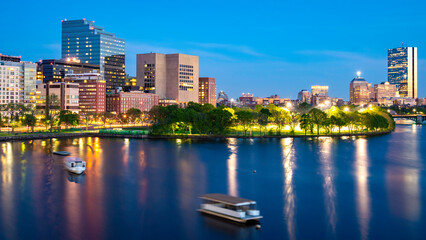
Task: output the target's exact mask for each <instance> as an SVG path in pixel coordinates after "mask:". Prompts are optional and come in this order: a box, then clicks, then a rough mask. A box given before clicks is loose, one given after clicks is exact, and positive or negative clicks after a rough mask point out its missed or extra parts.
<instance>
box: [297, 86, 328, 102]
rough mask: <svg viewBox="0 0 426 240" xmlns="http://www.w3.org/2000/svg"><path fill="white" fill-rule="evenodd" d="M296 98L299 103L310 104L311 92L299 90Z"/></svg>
mask: <svg viewBox="0 0 426 240" xmlns="http://www.w3.org/2000/svg"><path fill="white" fill-rule="evenodd" d="M327 94H328V88H327ZM297 100H299V102H301V103H303V102H305V103H309V104H311V102H312V94H311V93H310V92H309V91H308V90H301V91H300V92H299V93H298V94H297Z"/></svg>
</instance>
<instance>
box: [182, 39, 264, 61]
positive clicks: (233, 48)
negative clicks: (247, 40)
mask: <svg viewBox="0 0 426 240" xmlns="http://www.w3.org/2000/svg"><path fill="white" fill-rule="evenodd" d="M190 44H192V45H194V46H196V47H200V48H204V49H214V50H225V51H228V52H234V53H242V54H245V55H249V56H253V57H265V56H266V55H265V54H263V53H260V52H257V51H255V50H253V49H252V48H250V47H247V46H243V45H233V44H222V43H196V42H192V43H190Z"/></svg>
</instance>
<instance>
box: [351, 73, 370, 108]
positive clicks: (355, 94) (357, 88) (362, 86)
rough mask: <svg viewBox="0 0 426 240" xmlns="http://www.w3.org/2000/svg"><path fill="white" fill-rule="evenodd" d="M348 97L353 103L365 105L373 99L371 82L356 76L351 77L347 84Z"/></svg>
mask: <svg viewBox="0 0 426 240" xmlns="http://www.w3.org/2000/svg"><path fill="white" fill-rule="evenodd" d="M349 98H350V102H351V103H352V104H354V105H365V104H368V103H369V102H370V100H371V99H372V98H373V99H374V90H373V87H372V84H371V83H368V82H367V81H365V79H364V78H362V77H361V76H360V73H359V74H358V76H357V77H356V78H354V79H352V81H351V83H350V84H349Z"/></svg>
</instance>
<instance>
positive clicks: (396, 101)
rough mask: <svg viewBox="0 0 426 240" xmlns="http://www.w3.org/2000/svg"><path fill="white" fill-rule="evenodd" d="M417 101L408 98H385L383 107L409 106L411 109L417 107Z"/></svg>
mask: <svg viewBox="0 0 426 240" xmlns="http://www.w3.org/2000/svg"><path fill="white" fill-rule="evenodd" d="M416 104H417V103H416V99H414V98H407V97H387V98H383V100H382V104H381V105H382V106H386V107H389V106H392V105H396V106H409V107H413V106H416Z"/></svg>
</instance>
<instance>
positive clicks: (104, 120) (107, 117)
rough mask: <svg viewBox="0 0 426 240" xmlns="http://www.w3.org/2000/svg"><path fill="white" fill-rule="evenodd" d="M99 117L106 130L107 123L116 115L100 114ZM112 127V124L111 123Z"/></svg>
mask: <svg viewBox="0 0 426 240" xmlns="http://www.w3.org/2000/svg"><path fill="white" fill-rule="evenodd" d="M99 117H100V118H101V121H102V123H103V124H104V128H105V125H106V123H107V121H110V120H111V119H112V118H113V117H114V114H113V113H110V112H102V113H100V114H99ZM110 127H111V122H110Z"/></svg>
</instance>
